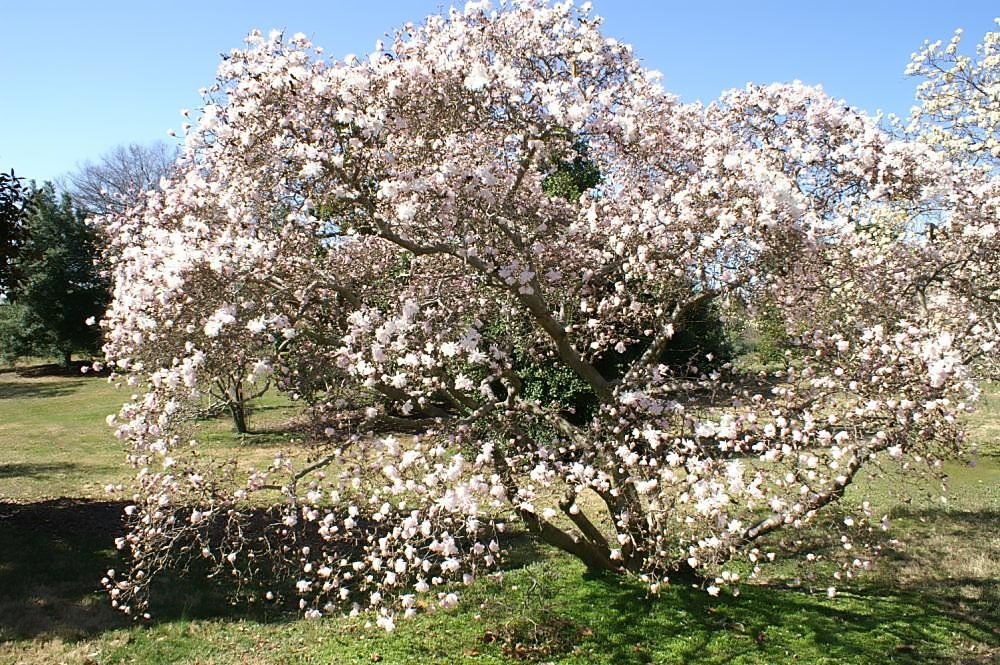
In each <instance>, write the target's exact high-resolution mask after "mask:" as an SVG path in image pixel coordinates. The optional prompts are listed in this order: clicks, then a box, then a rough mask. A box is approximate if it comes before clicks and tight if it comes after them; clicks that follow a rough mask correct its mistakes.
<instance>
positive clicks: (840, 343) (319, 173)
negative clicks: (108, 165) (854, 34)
mask: <svg viewBox="0 0 1000 665" xmlns="http://www.w3.org/2000/svg"><path fill="white" fill-rule="evenodd" d="M586 7H587V5H584V6H583V7H581V8H579V9H576V8H574V7H572V6H571V5H570V4H569V3H559V4H555V5H549V4H547V3H545V2H542V1H540V0H538V1H530V0H528V1H526V2H518V3H512V4H508V5H506V6H505V7H504V8H502V9H501V10H498V11H496V12H492V11H487V9H485V8H484V5H483V3H469V4H468V5H467V8H466V10H465V11H464V12H460V11H458V10H452V11H451V12H450V13H449V14H448V15H447V16H437V17H430V18H428V19H427V21H426V22H425V23H424V24H423V25H421V26H411V25H408V26H406V27H405V28H404V29H402V30H400V31H399V32H398V33H397V34H396V36H395V38H394V40H393V42H392V44H391V48H390V49H388V50H384V51H383V50H380V51H379V52H377V53H375V54H373V55H372V57H369V58H365V59H363V60H356V59H352V60H351V61H348V62H328V61H324V60H321V59H320V55H319V54H318V53H316V51H315V49H313V47H312V45H311V44H310V43H309V41H308V40H307V38H306V37H305V36H303V35H295V36H293V37H292V39H290V40H285V39H284V38H283V37H282V36H281V35H278V34H275V35H272V36H270V37H269V38H264V37H263V36H261V35H259V34H255V35H252V36H251V37H250V40H249V42H250V45H249V47H248V49H247V50H245V51H242V52H235V53H232V54H231V55H230V56H229V57H227V59H226V60H225V62H224V63H223V64H222V66H221V67H220V80H219V81H218V83H217V84H216V86H215V87H214V88H213V91H214V92H213V94H215V95H217V97H215V98H210V99H208V100H206V106H205V109H204V112H203V113H202V115H201V117H200V120H199V126H198V127H197V128H196V129H194V131H193V132H192V133H191V134H190V135H189V136H188V137H187V141H186V146H187V152H186V153H185V155H184V156H183V163H182V165H181V166H180V170H179V172H178V173H177V174H176V177H175V178H174V179H172V180H171V182H170V183H168V185H167V186H166V187H165V188H164V190H163V191H161V192H158V193H156V194H154V195H151V196H149V197H147V198H146V199H145V200H144V201H143V202H142V204H141V205H140V206H139V207H137V208H135V209H133V210H130V211H128V212H127V213H126V214H124V215H118V216H112V217H111V218H110V219H109V220H108V221H107V224H108V228H109V234H108V237H109V240H110V258H111V259H112V260H113V261H114V264H113V265H114V274H115V285H116V289H115V299H114V301H113V303H112V305H111V307H110V308H109V311H108V316H107V318H106V320H105V322H104V325H105V326H106V327H107V329H108V344H107V346H106V354H107V358H108V360H109V361H111V362H112V363H113V364H114V365H115V366H117V367H119V368H121V370H122V373H123V374H124V376H123V377H122V378H123V380H126V381H129V382H131V383H132V384H135V385H141V386H144V387H145V388H146V390H145V392H144V394H142V395H141V396H140V397H139V398H138V399H136V400H135V401H133V402H130V403H128V404H126V405H125V406H124V407H123V409H122V411H121V413H120V415H119V429H118V433H119V436H121V437H122V438H123V439H126V440H127V441H128V442H129V445H130V459H131V460H132V461H133V462H134V463H135V464H136V466H137V468H138V469H139V472H138V473H137V476H136V482H135V490H136V491H135V497H136V504H135V506H134V507H133V508H130V509H129V513H130V517H129V520H130V525H131V528H130V530H129V533H128V534H127V536H126V537H124V538H123V539H122V541H121V545H122V547H123V548H126V549H127V550H128V554H129V555H130V560H131V572H130V573H129V574H127V575H123V576H121V577H116V576H109V578H108V581H107V585H108V588H109V590H110V592H111V595H112V597H113V598H114V601H113V602H114V603H116V604H117V605H118V606H119V607H122V608H124V609H126V610H127V611H140V610H141V608H142V605H143V602H144V596H143V594H144V592H145V591H146V590H147V589H148V583H149V580H150V579H152V578H154V577H155V575H156V573H158V572H159V571H161V570H162V569H163V568H164V567H166V566H169V565H176V564H180V565H183V561H184V560H185V559H186V558H190V557H202V556H203V557H205V559H206V560H207V561H208V563H209V564H210V566H211V567H212V569H213V570H214V571H218V572H220V573H222V572H224V574H223V575H222V576H223V577H225V578H226V579H234V580H239V581H250V580H253V579H257V578H258V577H259V576H260V575H261V574H262V570H263V568H264V567H265V563H264V562H265V561H273V560H274V558H275V557H277V558H278V559H279V561H278V563H280V564H282V565H283V566H284V571H285V572H284V574H283V575H280V576H279V577H278V578H276V579H277V580H278V581H281V580H295V581H294V585H293V588H294V593H296V594H298V595H300V596H301V598H300V603H301V607H302V608H303V609H304V610H305V611H306V612H307V613H308V614H309V615H311V616H315V615H318V614H320V613H322V612H325V611H335V610H336V608H338V607H340V606H342V605H344V604H346V605H347V606H348V607H350V606H351V604H352V603H357V607H368V608H374V609H375V610H376V611H377V612H379V613H380V617H379V622H380V624H381V625H383V626H385V627H387V628H391V626H392V622H393V616H394V613H395V612H397V611H402V612H403V613H404V614H407V613H412V612H413V611H415V608H416V607H417V606H418V605H419V604H421V602H426V603H435V604H437V605H438V606H441V607H445V608H447V607H450V606H453V605H454V604H455V602H456V596H455V592H454V591H453V590H452V588H451V587H447V586H444V585H445V584H446V583H448V582H449V581H450V582H455V583H462V582H468V581H470V580H471V579H473V578H474V577H475V576H476V575H478V574H481V573H482V572H483V571H484V570H490V569H492V568H494V567H495V566H496V565H497V564H498V562H499V559H500V557H501V556H502V554H503V547H504V546H503V542H502V540H503V539H502V537H501V536H500V535H498V534H500V533H502V532H503V531H504V530H505V529H506V528H507V527H506V523H507V522H508V521H509V520H512V519H513V520H516V521H518V522H519V523H520V524H522V525H523V527H524V528H525V529H526V530H528V531H529V532H531V533H533V534H534V535H535V536H536V537H537V538H539V539H541V540H543V541H545V542H547V543H548V544H550V545H552V546H554V547H557V548H560V549H562V550H564V551H566V552H568V553H570V554H572V555H574V556H576V557H578V558H579V559H580V560H581V561H583V562H584V563H585V564H586V565H587V566H588V567H589V568H591V569H594V570H604V571H613V572H615V573H618V574H621V575H629V576H634V577H636V578H638V579H641V580H642V581H644V582H645V583H647V584H648V585H649V586H650V588H651V590H653V591H655V590H656V589H658V588H659V586H660V585H662V584H666V583H669V582H670V581H674V582H677V581H683V582H684V583H691V582H694V583H696V584H701V585H702V586H703V587H704V588H705V589H706V590H707V591H708V592H709V593H713V594H718V593H720V590H721V589H722V588H723V587H725V586H726V585H729V584H732V583H734V581H735V580H738V579H739V578H740V576H741V575H747V574H749V575H750V576H754V575H757V574H758V573H759V572H760V570H761V567H762V566H765V565H766V563H767V561H768V560H769V559H770V558H771V557H769V556H768V555H769V554H771V555H773V554H774V550H775V548H777V547H778V546H779V542H778V541H779V539H781V538H783V537H782V536H781V535H780V532H781V531H782V530H786V529H790V530H795V529H800V528H803V527H804V526H806V525H808V524H810V523H811V522H813V521H814V520H817V519H821V518H822V516H823V515H824V514H825V513H826V512H828V511H829V510H830V509H831V508H832V507H834V506H839V508H840V509H841V510H842V511H843V513H844V514H846V518H845V517H844V516H843V515H841V516H838V517H839V518H842V519H838V520H837V524H838V525H839V526H837V527H836V529H833V528H831V536H832V537H834V538H835V541H836V543H837V548H836V549H837V550H838V551H841V550H842V551H843V552H845V553H846V552H850V554H849V556H850V558H849V559H848V560H844V561H840V562H839V563H840V564H841V565H842V566H843V569H842V571H841V572H842V574H844V575H850V574H852V572H851V571H853V570H855V569H856V568H857V567H858V566H863V565H865V564H864V561H863V557H864V556H865V555H864V554H863V552H864V550H865V547H864V546H865V544H866V542H868V541H869V539H871V534H872V532H873V531H874V530H875V529H878V525H879V522H880V518H881V517H882V516H881V515H877V514H873V512H872V509H871V504H870V503H869V502H868V501H866V500H865V499H864V497H862V496H854V495H849V494H847V493H846V490H847V488H848V487H849V486H851V485H852V483H853V482H854V481H855V480H856V479H859V478H862V477H863V475H864V474H865V473H872V474H893V475H898V476H900V477H903V478H908V477H909V476H910V475H914V474H917V475H919V474H921V473H925V474H928V475H934V474H937V473H939V472H938V471H937V469H938V468H939V462H940V460H941V459H943V458H944V457H946V456H948V455H954V454H957V453H959V452H960V451H961V445H962V443H961V441H962V439H961V437H960V436H958V430H959V424H960V422H961V419H960V418H959V416H960V415H961V414H962V413H963V412H964V411H965V410H966V408H967V405H968V404H969V400H970V399H972V398H973V397H974V394H975V387H974V384H973V383H972V381H971V379H970V377H969V373H968V365H967V363H968V362H969V361H970V359H971V358H973V357H975V356H976V355H977V354H981V353H983V350H984V349H988V348H992V347H990V345H991V344H995V343H996V341H997V335H996V333H995V331H993V330H991V329H989V328H987V327H983V326H980V325H976V322H977V321H978V318H979V317H981V316H982V315H983V314H985V313H989V312H992V313H995V310H996V307H995V304H991V303H990V302H989V301H988V300H976V301H973V300H970V299H968V298H966V297H965V292H964V291H963V289H964V288H965V287H966V286H970V285H973V284H975V283H976V281H977V280H982V279H984V278H987V279H992V280H994V281H995V279H996V277H995V273H996V270H995V262H996V258H997V256H998V242H1000V240H998V239H997V238H996V237H995V236H990V235H989V234H987V233H985V232H984V230H985V229H987V228H988V226H989V224H991V223H993V221H995V219H996V214H997V210H998V208H1000V187H998V186H997V183H996V182H995V181H993V180H991V179H990V177H989V176H988V174H986V173H984V172H983V171H974V172H972V173H966V172H965V171H963V170H962V169H960V168H957V167H956V165H955V164H954V163H953V162H951V161H950V160H948V159H946V158H944V157H942V156H941V155H939V154H937V153H935V152H934V151H933V150H931V149H930V148H929V147H928V146H926V145H925V144H923V143H919V142H907V141H900V140H896V139H895V138H894V137H892V136H889V135H888V134H886V133H884V132H882V131H881V130H880V129H879V127H878V125H877V123H876V122H875V121H874V120H873V119H871V118H869V117H867V116H865V115H863V114H860V113H857V112H854V111H852V110H850V109H846V108H845V107H844V105H843V104H842V103H840V102H838V101H836V100H833V99H830V98H829V97H827V96H826V95H824V94H823V93H822V92H821V91H819V90H817V89H813V88H808V87H805V86H802V85H799V84H794V85H771V86H748V87H747V88H746V89H743V90H739V91H733V92H731V93H728V94H726V95H725V96H723V98H722V99H720V100H719V101H718V102H717V103H715V104H712V105H710V106H708V107H701V106H700V105H683V104H680V103H679V102H678V101H677V100H676V98H674V97H672V96H670V95H667V94H665V93H664V91H663V90H662V88H661V87H660V85H659V82H658V78H657V77H656V76H655V75H654V74H652V73H650V72H647V71H645V70H644V69H643V68H642V66H641V64H640V63H639V61H638V60H637V59H636V58H635V57H634V56H633V54H632V52H631V49H630V48H629V47H627V46H625V45H623V44H621V43H620V42H618V41H616V40H610V39H607V38H605V37H604V36H603V35H602V34H601V32H600V29H599V26H600V21H599V20H597V19H595V18H593V17H591V16H590V14H589V10H588V9H586ZM381 48H382V47H380V49H381ZM584 145H585V146H586V150H585V151H584V149H583V146H584ZM588 161H589V162H592V166H590V165H588V164H587V162H588ZM558 164H565V165H576V166H573V167H572V170H573V171H574V172H577V173H584V174H585V173H587V172H591V173H596V174H597V176H598V177H596V178H589V186H588V187H587V188H585V189H584V188H583V187H580V186H579V184H580V183H581V182H583V179H582V178H577V177H575V176H573V175H572V173H570V174H569V175H568V177H556V178H554V177H553V173H554V172H555V173H559V168H558V167H554V165H558ZM942 209H947V211H948V215H947V219H945V220H943V221H942V225H941V228H940V233H939V235H938V236H937V240H936V242H935V244H933V245H929V244H928V243H923V242H914V241H912V240H911V239H909V238H907V237H906V236H905V235H903V236H900V235H891V234H884V233H879V234H877V233H873V232H872V231H871V230H870V229H871V227H872V226H873V225H872V224H870V223H867V222H870V220H871V219H872V218H874V217H876V216H878V215H881V214H883V213H887V214H888V213H891V214H892V215H899V216H900V217H903V218H905V219H906V220H907V221H908V223H914V222H915V221H916V220H919V219H921V218H922V216H924V215H926V214H927V213H928V211H932V210H942ZM276 211H280V213H276ZM990 275H993V277H990ZM990 283H991V284H992V282H990ZM707 306H711V307H712V308H714V310H715V311H716V312H718V314H717V315H718V316H720V317H721V316H725V315H726V314H727V313H728V312H729V311H730V310H732V309H733V308H738V310H739V312H741V313H742V312H749V313H750V315H751V316H757V315H759V314H760V313H761V311H762V310H763V309H764V308H771V310H770V311H771V312H773V314H772V315H773V316H774V318H775V320H776V321H778V322H780V323H781V324H782V326H781V327H782V328H783V329H784V330H786V331H788V334H789V336H790V337H793V338H794V340H793V341H790V343H789V344H790V347H791V349H792V352H791V353H790V354H788V355H785V356H784V361H783V362H784V364H783V365H782V366H780V367H779V368H778V370H777V371H776V372H774V373H772V374H771V375H770V376H769V377H768V380H769V382H770V383H769V385H768V387H767V389H766V390H765V389H761V388H760V384H759V382H758V383H755V382H754V381H752V380H748V379H752V378H754V377H747V376H744V375H742V374H740V373H739V371H738V370H737V369H736V368H733V367H732V366H729V365H727V364H725V363H723V364H721V365H719V366H707V367H697V368H689V367H688V366H687V365H688V364H684V365H681V366H677V365H672V364H670V363H669V362H667V361H666V359H665V351H666V350H667V349H668V348H669V347H670V345H671V343H672V341H673V340H674V339H675V338H677V337H678V335H679V334H680V333H682V332H683V331H684V330H685V329H687V328H688V327H689V326H691V324H692V322H697V321H700V320H707V319H708V318H709V316H710V315H711V316H716V314H710V312H711V310H706V309H703V308H705V307H707ZM234 340H242V341H241V342H240V343H239V344H238V346H239V347H240V348H242V349H246V350H247V354H249V355H250V357H249V358H242V359H241V361H243V360H246V361H247V362H250V361H253V363H252V366H258V365H261V366H263V367H264V368H265V371H270V372H272V373H273V374H274V375H275V378H276V382H277V383H278V385H279V386H280V387H281V388H282V390H284V391H286V393H287V394H288V395H289V396H290V397H291V398H293V399H296V400H298V401H299V403H301V404H303V407H302V414H301V415H302V418H303V419H305V420H307V421H308V423H309V426H308V427H307V428H305V429H304V430H303V431H302V432H297V433H295V434H294V435H293V436H292V437H290V439H289V442H288V444H289V445H288V447H287V450H286V452H284V453H283V454H282V455H280V456H278V458H277V459H275V460H274V461H273V463H270V464H268V465H267V466H266V467H263V468H259V467H255V468H243V467H241V466H240V460H236V459H234V460H232V462H231V464H230V465H219V464H218V463H217V461H216V460H212V461H211V463H206V461H205V460H204V459H203V458H202V457H201V456H200V455H199V454H198V452H197V448H198V445H197V440H198V439H197V434H196V433H192V429H191V426H190V419H189V416H190V410H189V409H188V408H187V406H186V405H189V404H191V403H192V402H195V401H197V400H198V399H200V397H201V395H203V394H204V392H205V391H206V390H208V389H209V388H210V386H211V385H212V383H213V382H214V381H215V380H216V377H217V371H216V367H218V366H219V365H220V364H221V365H225V364H226V363H227V362H229V361H230V354H231V353H232V349H233V345H234V344H233V341H234ZM265 354H266V355H265ZM538 369H541V372H542V373H543V374H544V376H543V377H541V379H539V377H538V376H537V374H538V372H537V371H536V370H538ZM345 395H348V396H357V397H348V398H345ZM566 396H571V400H572V403H567V402H568V401H569V400H567V399H566ZM352 400H353V402H354V403H357V404H367V406H366V407H365V408H364V409H362V411H361V413H360V414H357V413H347V412H346V411H347V409H348V408H350V407H351V406H353V405H354V404H352ZM583 404H586V405H587V408H586V409H580V410H578V409H577V408H576V407H577V406H578V405H583ZM581 411H582V412H581ZM348 416H354V417H348ZM385 427H393V428H396V429H398V430H400V431H405V432H406V436H405V437H403V436H395V435H390V436H386V435H385V434H384V428H385ZM380 432H381V433H380ZM220 468H221V469H222V470H221V471H219V469H220ZM234 469H236V471H234ZM271 492H280V494H281V499H282V502H281V505H280V506H279V507H276V510H279V511H280V519H278V520H274V521H273V524H274V527H273V528H272V529H271V530H269V531H267V532H266V533H263V534H260V536H259V537H255V538H248V537H246V535H245V534H246V533H247V529H248V528H249V527H250V525H251V523H252V514H253V511H254V510H255V509H257V508H258V507H259V500H264V499H265V498H266V497H267V496H273V495H272V494H266V493H271ZM859 492H861V493H862V494H863V488H859ZM790 540H794V538H791V539H790ZM854 561H857V562H858V563H857V564H855V563H854ZM276 583H277V582H276ZM265 597H267V596H265ZM390 599H395V600H394V601H393V602H394V603H395V605H390V603H389V601H390Z"/></svg>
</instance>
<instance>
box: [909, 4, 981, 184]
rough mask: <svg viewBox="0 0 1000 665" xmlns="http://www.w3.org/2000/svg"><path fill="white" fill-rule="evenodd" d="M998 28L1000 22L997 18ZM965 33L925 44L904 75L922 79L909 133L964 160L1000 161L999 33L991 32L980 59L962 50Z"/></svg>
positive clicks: (979, 162) (978, 56) (977, 53)
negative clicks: (921, 137)
mask: <svg viewBox="0 0 1000 665" xmlns="http://www.w3.org/2000/svg"><path fill="white" fill-rule="evenodd" d="M996 22H997V24H998V25H1000V18H998V19H997V20H996ZM961 46H962V31H961V30H957V31H956V32H955V34H954V36H953V37H952V38H951V39H950V40H949V41H948V43H947V45H944V44H942V42H940V41H936V42H933V43H927V44H925V45H924V48H923V49H921V50H920V51H919V52H917V53H915V54H914V55H913V57H912V59H911V61H910V65H909V67H907V70H906V73H907V74H909V75H910V76H915V77H919V78H921V79H923V81H921V83H920V84H919V85H918V86H917V101H919V102H920V106H918V107H916V108H915V109H914V113H913V116H912V118H911V127H910V128H911V130H914V131H919V132H921V133H922V134H923V135H924V137H925V138H926V139H927V140H928V141H929V142H930V143H932V144H934V145H937V146H940V147H941V148H942V149H944V150H946V151H947V152H949V153H951V154H952V155H956V156H958V157H960V158H963V159H965V160H968V161H971V162H973V163H977V164H984V165H989V166H993V167H995V166H996V165H997V164H998V163H1000V32H988V33H986V36H985V37H984V38H983V41H982V42H981V43H980V44H978V45H977V46H976V57H973V56H971V55H968V54H966V53H963V52H961V50H960V49H961Z"/></svg>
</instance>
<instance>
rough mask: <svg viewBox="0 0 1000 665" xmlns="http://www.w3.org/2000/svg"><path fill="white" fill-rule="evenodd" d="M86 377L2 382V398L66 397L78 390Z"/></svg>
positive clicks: (0, 390)
mask: <svg viewBox="0 0 1000 665" xmlns="http://www.w3.org/2000/svg"><path fill="white" fill-rule="evenodd" d="M84 382H85V380H84V379H66V380H63V381H44V382H30V383H29V382H25V383H6V382H2V383H0V399H33V398H36V397H38V398H47V397H64V396H66V395H72V394H73V393H75V392H77V391H78V390H79V389H80V388H81V387H82V386H83V384H84Z"/></svg>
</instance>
